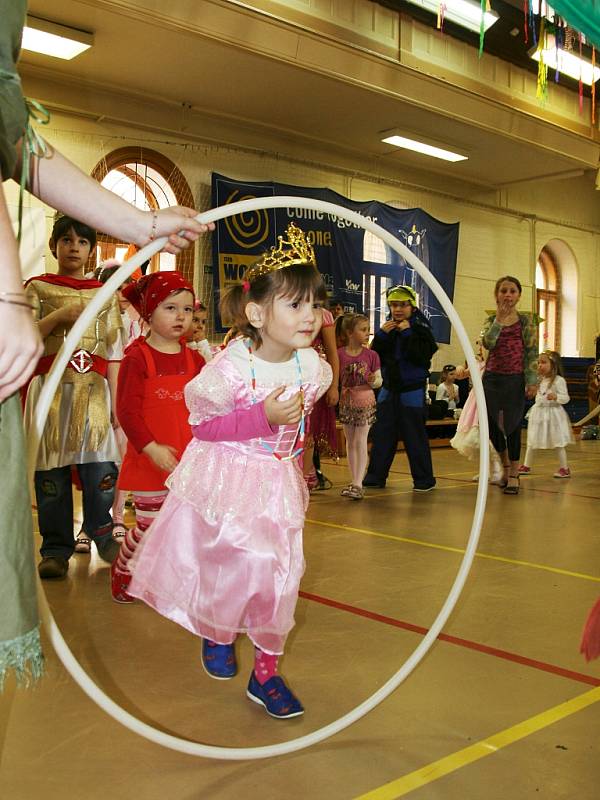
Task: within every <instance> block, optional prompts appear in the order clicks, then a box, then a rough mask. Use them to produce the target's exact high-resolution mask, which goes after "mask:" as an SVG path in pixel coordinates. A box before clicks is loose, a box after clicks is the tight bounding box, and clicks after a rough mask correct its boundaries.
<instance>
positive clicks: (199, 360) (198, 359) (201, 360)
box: [190, 350, 206, 375]
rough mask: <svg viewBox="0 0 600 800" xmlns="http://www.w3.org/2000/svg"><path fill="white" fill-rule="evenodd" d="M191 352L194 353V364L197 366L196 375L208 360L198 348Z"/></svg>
mask: <svg viewBox="0 0 600 800" xmlns="http://www.w3.org/2000/svg"><path fill="white" fill-rule="evenodd" d="M190 352H191V354H192V358H193V359H194V365H195V367H196V375H197V374H198V373H199V372H200V370H201V369H202V367H205V366H206V361H205V360H204V358H203V357H202V356H201V355H200V353H199V352H198V351H197V350H191V351H190Z"/></svg>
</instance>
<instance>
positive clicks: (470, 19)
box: [406, 0, 499, 33]
mask: <svg viewBox="0 0 600 800" xmlns="http://www.w3.org/2000/svg"><path fill="white" fill-rule="evenodd" d="M406 1H407V2H408V3H412V5H413V6H419V8H424V9H425V11H430V12H431V13H432V14H435V15H436V16H437V15H438V14H439V11H440V5H441V3H440V0H406ZM443 5H444V6H445V8H444V9H443V11H444V19H449V20H450V21H451V22H455V23H456V24H457V25H461V26H462V27H463V28H468V29H469V30H470V31H473V32H474V33H479V30H480V27H481V3H480V2H472V0H444V2H443ZM498 19H499V16H498V14H497V13H496V12H495V11H484V12H483V28H484V30H486V31H487V29H488V28H491V27H492V25H493V24H494V23H495V22H497V21H498Z"/></svg>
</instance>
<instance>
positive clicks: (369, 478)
mask: <svg viewBox="0 0 600 800" xmlns="http://www.w3.org/2000/svg"><path fill="white" fill-rule="evenodd" d="M362 485H363V486H366V487H367V488H369V489H385V481H380V480H378V479H377V478H375V477H373V475H365V477H364V478H363V482H362Z"/></svg>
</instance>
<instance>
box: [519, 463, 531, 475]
mask: <svg viewBox="0 0 600 800" xmlns="http://www.w3.org/2000/svg"><path fill="white" fill-rule="evenodd" d="M518 472H519V475H529V473H530V472H531V467H526V466H525V464H521V466H520V467H519V469H518Z"/></svg>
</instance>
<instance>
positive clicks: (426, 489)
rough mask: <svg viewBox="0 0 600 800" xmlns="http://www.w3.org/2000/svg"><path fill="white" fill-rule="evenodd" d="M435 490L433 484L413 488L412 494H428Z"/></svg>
mask: <svg viewBox="0 0 600 800" xmlns="http://www.w3.org/2000/svg"><path fill="white" fill-rule="evenodd" d="M432 489H435V483H430V484H428V485H426V486H413V492H430V491H431V490H432Z"/></svg>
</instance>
